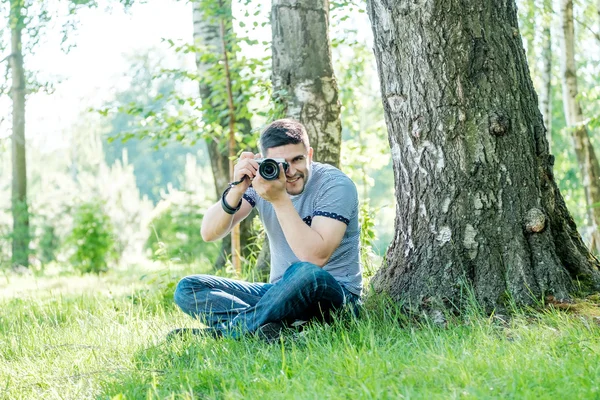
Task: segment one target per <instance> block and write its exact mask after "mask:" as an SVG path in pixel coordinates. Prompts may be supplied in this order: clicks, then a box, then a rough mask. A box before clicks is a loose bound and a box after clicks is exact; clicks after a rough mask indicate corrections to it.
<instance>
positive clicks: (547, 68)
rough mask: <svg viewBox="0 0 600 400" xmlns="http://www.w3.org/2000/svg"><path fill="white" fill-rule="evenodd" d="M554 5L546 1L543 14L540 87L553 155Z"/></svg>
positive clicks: (541, 108)
mask: <svg viewBox="0 0 600 400" xmlns="http://www.w3.org/2000/svg"><path fill="white" fill-rule="evenodd" d="M551 28H552V4H551V2H550V0H544V12H543V14H542V32H541V35H542V37H541V42H542V71H541V78H542V79H541V81H542V82H541V85H540V90H539V92H540V96H539V97H540V111H541V112H542V117H543V118H544V127H545V128H546V132H547V139H548V152H549V153H552V29H551Z"/></svg>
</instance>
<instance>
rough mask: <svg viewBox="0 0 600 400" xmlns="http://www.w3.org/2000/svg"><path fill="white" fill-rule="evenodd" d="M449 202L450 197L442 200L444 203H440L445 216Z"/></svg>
mask: <svg viewBox="0 0 600 400" xmlns="http://www.w3.org/2000/svg"><path fill="white" fill-rule="evenodd" d="M450 202H451V200H450V197H446V198H445V199H444V201H442V212H443V213H444V214H446V213H447V212H448V210H449V209H450Z"/></svg>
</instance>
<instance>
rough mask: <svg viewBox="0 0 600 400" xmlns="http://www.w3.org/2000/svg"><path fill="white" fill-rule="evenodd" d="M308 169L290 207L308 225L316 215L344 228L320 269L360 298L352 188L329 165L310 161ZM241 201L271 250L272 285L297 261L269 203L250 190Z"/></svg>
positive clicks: (357, 230) (355, 204)
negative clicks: (253, 209)
mask: <svg viewBox="0 0 600 400" xmlns="http://www.w3.org/2000/svg"><path fill="white" fill-rule="evenodd" d="M311 169H312V170H311V174H310V177H309V179H308V182H307V184H306V187H305V188H304V191H303V192H302V193H301V194H299V195H297V196H291V199H292V204H293V205H294V208H296V211H298V214H299V215H300V217H301V218H302V220H303V221H304V222H305V223H306V224H307V225H309V226H310V225H311V222H312V219H313V218H314V217H316V216H324V217H328V218H333V219H337V220H338V221H342V222H343V223H345V224H346V225H347V228H346V233H344V237H343V238H342V241H341V243H340V245H339V246H338V248H337V249H336V250H335V251H334V252H333V254H332V255H331V258H330V259H329V261H328V262H327V264H325V266H324V267H323V269H324V270H325V271H327V272H329V273H330V274H331V275H333V277H334V278H335V279H336V280H337V281H338V282H339V283H340V284H342V285H343V286H344V287H345V288H346V289H348V290H349V291H350V292H352V293H354V294H356V295H359V296H360V294H361V291H362V266H361V264H360V226H359V222H358V194H357V191H356V186H355V185H354V182H352V180H351V179H350V178H348V177H347V176H346V175H345V174H344V173H343V172H342V171H340V170H339V169H337V168H335V167H332V166H331V165H328V164H321V163H318V162H313V163H312V168H311ZM244 199H245V200H246V201H247V202H248V203H250V205H252V206H253V207H257V209H258V212H259V214H260V219H261V220H262V222H263V225H264V226H265V230H266V232H267V235H268V237H269V244H270V248H271V279H270V281H271V283H275V282H277V281H278V280H279V279H281V277H282V276H283V274H284V273H285V271H286V270H287V269H288V267H289V266H290V265H292V264H294V263H296V262H299V261H300V260H299V259H298V257H296V255H295V254H294V252H293V251H292V249H291V248H290V246H289V244H288V242H287V240H286V238H285V235H284V234H283V230H282V229H281V226H280V225H279V221H278V220H277V215H276V214H275V210H274V209H273V206H272V205H271V203H269V202H268V201H266V200H264V199H262V198H261V197H260V196H259V195H258V194H257V193H256V191H255V190H254V189H253V188H249V189H248V190H247V191H246V193H245V194H244Z"/></svg>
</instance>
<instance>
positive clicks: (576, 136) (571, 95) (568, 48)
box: [560, 0, 600, 253]
mask: <svg viewBox="0 0 600 400" xmlns="http://www.w3.org/2000/svg"><path fill="white" fill-rule="evenodd" d="M560 18H561V35H560V46H561V49H560V50H561V51H560V57H561V75H562V87H563V106H564V110H565V117H566V120H567V126H568V127H569V131H570V133H571V138H572V139H573V145H574V148H575V155H576V156H577V163H578V164H579V171H580V173H581V179H582V184H583V189H584V193H585V198H586V205H587V210H588V212H587V215H588V220H589V225H590V227H591V229H592V243H593V244H594V246H595V249H596V252H598V253H600V235H599V232H598V225H599V224H600V164H598V158H597V157H596V153H595V151H594V147H593V146H592V143H591V142H590V137H589V134H588V130H587V127H586V126H585V124H584V123H583V120H584V118H583V114H582V112H581V105H580V104H579V100H578V99H577V96H578V89H577V66H576V65H575V29H574V23H573V0H561V2H560Z"/></svg>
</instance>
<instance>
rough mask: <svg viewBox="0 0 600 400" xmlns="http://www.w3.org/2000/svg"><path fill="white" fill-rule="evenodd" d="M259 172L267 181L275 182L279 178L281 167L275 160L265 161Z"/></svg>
mask: <svg viewBox="0 0 600 400" xmlns="http://www.w3.org/2000/svg"><path fill="white" fill-rule="evenodd" d="M258 172H259V173H260V176H262V177H263V178H265V179H266V180H268V181H273V180H275V179H277V178H279V165H277V163H276V162H275V160H270V159H269V160H265V161H263V162H262V163H261V164H260V167H259V168H258Z"/></svg>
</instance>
